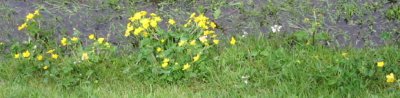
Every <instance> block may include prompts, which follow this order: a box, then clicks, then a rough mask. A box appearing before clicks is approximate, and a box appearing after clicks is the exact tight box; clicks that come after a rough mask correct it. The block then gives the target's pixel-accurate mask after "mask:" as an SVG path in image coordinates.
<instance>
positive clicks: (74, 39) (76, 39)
mask: <svg viewBox="0 0 400 98" xmlns="http://www.w3.org/2000/svg"><path fill="white" fill-rule="evenodd" d="M78 40H79V38H78V37H72V38H71V41H73V42H78Z"/></svg>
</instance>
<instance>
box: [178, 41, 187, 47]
mask: <svg viewBox="0 0 400 98" xmlns="http://www.w3.org/2000/svg"><path fill="white" fill-rule="evenodd" d="M185 44H186V40H181V41H179V43H178V46H179V47H181V46H183V45H185Z"/></svg>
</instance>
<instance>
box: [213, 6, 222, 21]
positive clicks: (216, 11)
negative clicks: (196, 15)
mask: <svg viewBox="0 0 400 98" xmlns="http://www.w3.org/2000/svg"><path fill="white" fill-rule="evenodd" d="M220 16H221V8H217V9H215V11H214V18H215V19H218V18H219V17H220Z"/></svg>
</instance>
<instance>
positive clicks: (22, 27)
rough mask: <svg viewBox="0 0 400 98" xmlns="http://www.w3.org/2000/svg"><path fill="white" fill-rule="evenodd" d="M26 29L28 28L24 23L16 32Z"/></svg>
mask: <svg viewBox="0 0 400 98" xmlns="http://www.w3.org/2000/svg"><path fill="white" fill-rule="evenodd" d="M26 27H28V24H26V23H24V24H22V25H21V26H19V27H18V31H21V30H22V29H25V28H26Z"/></svg>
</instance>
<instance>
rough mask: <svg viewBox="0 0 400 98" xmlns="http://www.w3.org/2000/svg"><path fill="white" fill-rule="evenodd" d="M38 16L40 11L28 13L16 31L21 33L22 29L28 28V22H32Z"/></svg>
mask: <svg viewBox="0 0 400 98" xmlns="http://www.w3.org/2000/svg"><path fill="white" fill-rule="evenodd" d="M39 15H40V11H39V10H35V12H33V13H29V14H28V15H26V19H25V22H24V23H23V24H22V25H20V26H18V30H19V31H21V30H23V29H25V28H26V27H28V22H30V21H32V20H33V19H34V18H35V17H37V16H39Z"/></svg>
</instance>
